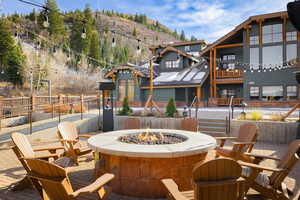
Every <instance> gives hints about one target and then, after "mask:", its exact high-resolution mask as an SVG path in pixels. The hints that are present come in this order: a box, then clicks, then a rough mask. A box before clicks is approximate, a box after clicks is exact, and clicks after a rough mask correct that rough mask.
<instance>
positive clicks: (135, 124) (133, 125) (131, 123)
mask: <svg viewBox="0 0 300 200" xmlns="http://www.w3.org/2000/svg"><path fill="white" fill-rule="evenodd" d="M140 128H141V122H140V119H138V118H133V117H132V118H128V119H126V120H125V121H124V129H140Z"/></svg>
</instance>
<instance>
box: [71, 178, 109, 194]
mask: <svg viewBox="0 0 300 200" xmlns="http://www.w3.org/2000/svg"><path fill="white" fill-rule="evenodd" d="M114 177H115V175H113V174H104V175H103V176H101V177H100V178H98V179H97V180H96V181H95V182H93V183H92V184H90V185H88V186H86V187H83V188H80V189H78V190H76V191H75V192H73V193H72V194H71V195H70V196H71V197H73V198H74V197H77V196H78V195H80V194H89V193H93V192H96V191H98V190H99V189H101V188H102V187H103V186H104V185H105V184H107V183H108V182H109V181H111V180H112V179H113V178H114Z"/></svg>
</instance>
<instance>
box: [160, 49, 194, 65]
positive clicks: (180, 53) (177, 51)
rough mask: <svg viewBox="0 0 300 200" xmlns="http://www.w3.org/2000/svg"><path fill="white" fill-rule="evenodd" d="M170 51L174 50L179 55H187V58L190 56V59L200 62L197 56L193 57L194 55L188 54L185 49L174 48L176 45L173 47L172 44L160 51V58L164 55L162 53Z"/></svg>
mask: <svg viewBox="0 0 300 200" xmlns="http://www.w3.org/2000/svg"><path fill="white" fill-rule="evenodd" d="M169 51H174V52H176V53H178V54H179V55H182V56H185V57H187V58H189V59H191V60H193V61H195V62H199V60H198V59H196V58H195V57H193V56H192V55H189V54H187V53H185V52H183V51H180V50H178V49H176V48H174V47H172V46H168V47H166V48H165V49H164V50H162V51H161V52H160V53H159V56H158V58H160V57H162V55H164V54H165V53H167V52H169Z"/></svg>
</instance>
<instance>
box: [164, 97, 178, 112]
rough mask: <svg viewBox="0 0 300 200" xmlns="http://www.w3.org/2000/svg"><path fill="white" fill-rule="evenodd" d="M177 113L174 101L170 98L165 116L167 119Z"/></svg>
mask: <svg viewBox="0 0 300 200" xmlns="http://www.w3.org/2000/svg"><path fill="white" fill-rule="evenodd" d="M176 113H177V110H176V105H175V101H174V99H173V98H171V99H170V100H169V102H168V105H167V108H166V116H167V117H174V116H175V114H176Z"/></svg>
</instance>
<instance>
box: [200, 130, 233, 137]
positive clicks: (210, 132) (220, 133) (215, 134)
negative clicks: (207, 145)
mask: <svg viewBox="0 0 300 200" xmlns="http://www.w3.org/2000/svg"><path fill="white" fill-rule="evenodd" d="M200 132H201V133H203V134H206V135H210V136H212V137H225V136H227V135H226V133H225V132H212V131H200Z"/></svg>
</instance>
